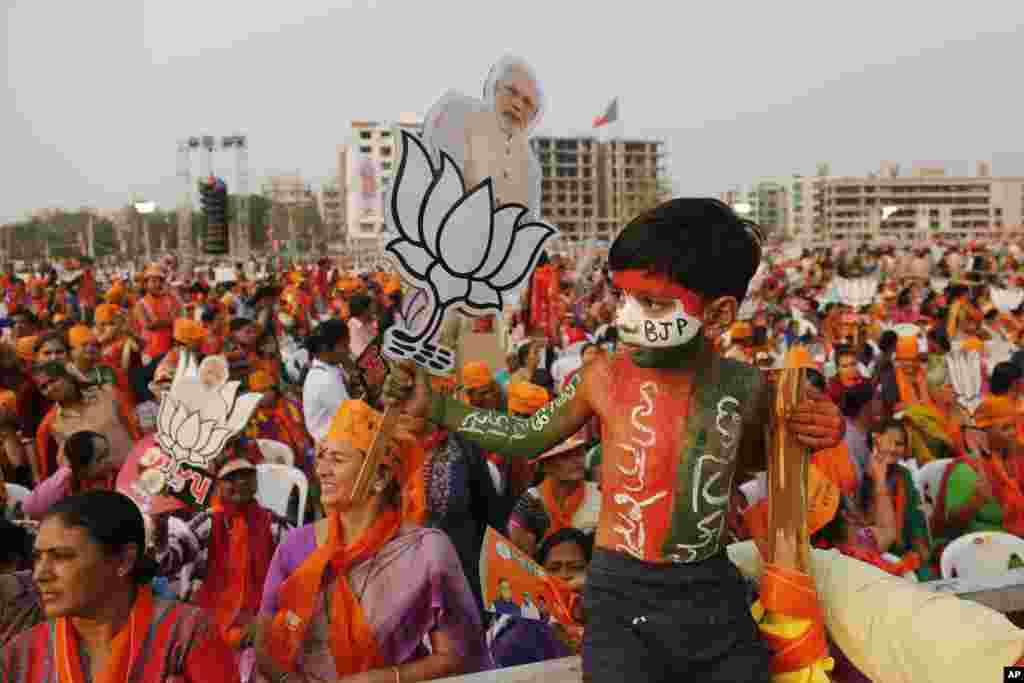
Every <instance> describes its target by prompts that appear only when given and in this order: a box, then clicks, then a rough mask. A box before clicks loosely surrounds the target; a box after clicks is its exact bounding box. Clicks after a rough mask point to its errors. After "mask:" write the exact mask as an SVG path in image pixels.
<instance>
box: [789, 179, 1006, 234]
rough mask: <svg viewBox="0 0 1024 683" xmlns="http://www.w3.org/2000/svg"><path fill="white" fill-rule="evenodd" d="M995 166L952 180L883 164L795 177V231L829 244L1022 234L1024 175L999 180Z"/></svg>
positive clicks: (791, 224)
mask: <svg viewBox="0 0 1024 683" xmlns="http://www.w3.org/2000/svg"><path fill="white" fill-rule="evenodd" d="M991 173H992V169H991V166H990V164H988V163H987V162H981V163H979V164H978V174H977V175H976V176H948V175H946V171H945V169H944V168H943V167H941V166H938V165H935V164H919V165H915V166H914V167H913V169H912V172H911V175H900V169H899V166H898V165H897V164H895V163H892V162H885V163H883V164H882V166H881V169H880V172H879V173H877V174H871V175H869V176H867V177H847V176H819V177H811V178H801V177H798V176H797V177H794V178H793V180H792V181H791V185H790V201H789V221H788V224H789V229H790V233H791V234H793V235H794V236H798V237H805V238H810V237H818V238H826V239H852V240H862V239H873V238H878V237H881V238H897V239H916V240H923V239H929V238H961V239H973V238H984V237H995V236H999V235H1005V234H1006V233H1007V232H1011V231H1012V232H1018V231H1020V230H1021V229H1022V223H1024V177H1007V176H1004V177H999V176H992V175H991Z"/></svg>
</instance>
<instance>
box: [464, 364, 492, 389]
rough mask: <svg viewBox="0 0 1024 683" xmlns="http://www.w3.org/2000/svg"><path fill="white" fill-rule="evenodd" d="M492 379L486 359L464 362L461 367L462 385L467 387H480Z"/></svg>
mask: <svg viewBox="0 0 1024 683" xmlns="http://www.w3.org/2000/svg"><path fill="white" fill-rule="evenodd" d="M493 381H494V377H493V376H492V375H491V368H490V366H489V365H487V362H486V361H482V360H478V361H473V362H471V363H466V365H465V366H463V368H462V385H463V386H464V387H466V388H467V389H480V388H481V387H485V386H487V385H488V384H490V383H491V382H493Z"/></svg>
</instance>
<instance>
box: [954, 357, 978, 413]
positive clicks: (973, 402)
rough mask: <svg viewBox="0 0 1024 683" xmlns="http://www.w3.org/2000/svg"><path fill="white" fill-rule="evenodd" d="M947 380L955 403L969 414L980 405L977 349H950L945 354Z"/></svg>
mask: <svg viewBox="0 0 1024 683" xmlns="http://www.w3.org/2000/svg"><path fill="white" fill-rule="evenodd" d="M946 367H947V368H948V369H949V380H950V383H951V384H952V385H953V391H955V392H956V399H957V403H959V404H960V405H961V406H962V407H963V408H964V410H966V411H967V412H968V413H970V414H971V415H974V411H976V410H977V409H978V406H980V405H981V401H982V398H981V390H982V382H981V356H980V355H979V354H978V352H977V351H970V352H967V351H951V352H949V353H947V354H946Z"/></svg>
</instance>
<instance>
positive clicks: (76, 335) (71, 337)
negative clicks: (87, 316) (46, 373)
mask: <svg viewBox="0 0 1024 683" xmlns="http://www.w3.org/2000/svg"><path fill="white" fill-rule="evenodd" d="M95 341H96V335H94V334H93V333H92V330H91V329H90V328H88V327H86V326H85V325H75V326H74V327H72V328H71V329H70V330H68V343H70V344H71V348H73V349H77V348H80V347H82V346H85V345H86V344H89V343H91V342H95Z"/></svg>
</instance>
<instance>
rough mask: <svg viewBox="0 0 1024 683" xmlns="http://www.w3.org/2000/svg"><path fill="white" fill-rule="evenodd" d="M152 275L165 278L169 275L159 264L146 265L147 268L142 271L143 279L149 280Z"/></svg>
mask: <svg viewBox="0 0 1024 683" xmlns="http://www.w3.org/2000/svg"><path fill="white" fill-rule="evenodd" d="M151 277H158V278H160V279H163V278H165V277H167V275H166V274H165V273H164V269H163V268H161V267H160V266H158V265H151V266H146V270H144V271H143V272H142V279H143V280H148V279H149V278H151Z"/></svg>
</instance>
